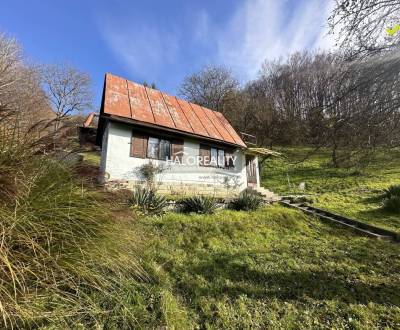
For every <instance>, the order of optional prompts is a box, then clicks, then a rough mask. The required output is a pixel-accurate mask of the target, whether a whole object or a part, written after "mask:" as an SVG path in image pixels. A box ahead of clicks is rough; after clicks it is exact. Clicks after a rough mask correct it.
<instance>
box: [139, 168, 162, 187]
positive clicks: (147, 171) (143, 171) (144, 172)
mask: <svg viewBox="0 0 400 330" xmlns="http://www.w3.org/2000/svg"><path fill="white" fill-rule="evenodd" d="M164 170H165V169H164V167H163V166H161V165H156V164H154V163H152V162H149V163H146V164H143V165H142V166H140V167H139V169H138V171H139V174H140V176H141V177H142V178H143V179H144V181H145V183H146V185H147V188H148V189H155V185H156V175H157V174H160V173H162V172H163V171H164Z"/></svg>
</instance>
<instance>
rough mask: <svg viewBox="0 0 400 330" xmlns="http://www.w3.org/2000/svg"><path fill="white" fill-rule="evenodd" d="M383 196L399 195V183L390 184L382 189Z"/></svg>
mask: <svg viewBox="0 0 400 330" xmlns="http://www.w3.org/2000/svg"><path fill="white" fill-rule="evenodd" d="M383 196H384V198H391V197H393V196H395V197H400V184H398V185H392V186H390V187H389V188H387V189H385V190H384V194H383Z"/></svg>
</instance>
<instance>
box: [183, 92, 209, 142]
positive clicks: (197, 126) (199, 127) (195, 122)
mask: <svg viewBox="0 0 400 330" xmlns="http://www.w3.org/2000/svg"><path fill="white" fill-rule="evenodd" d="M176 100H177V102H178V103H179V105H180V106H181V109H182V111H183V112H184V114H185V116H186V118H187V119H188V121H189V123H190V125H191V126H192V128H193V132H194V133H195V134H199V135H204V136H207V137H209V135H208V132H207V130H206V129H205V128H204V126H203V124H202V123H201V121H200V119H199V118H198V117H197V116H196V113H195V112H194V111H193V109H192V107H191V106H190V104H189V102H186V101H184V100H179V99H176Z"/></svg>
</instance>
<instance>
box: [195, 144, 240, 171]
mask: <svg viewBox="0 0 400 330" xmlns="http://www.w3.org/2000/svg"><path fill="white" fill-rule="evenodd" d="M199 154H200V165H201V166H212V167H221V168H233V167H234V162H233V156H232V152H229V151H227V150H224V149H218V148H215V147H210V146H205V145H200V153H199Z"/></svg>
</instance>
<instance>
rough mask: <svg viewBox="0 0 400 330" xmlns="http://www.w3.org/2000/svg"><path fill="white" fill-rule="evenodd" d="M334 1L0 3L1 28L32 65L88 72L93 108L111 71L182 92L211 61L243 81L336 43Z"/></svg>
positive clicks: (33, 0)
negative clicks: (266, 66)
mask: <svg viewBox="0 0 400 330" xmlns="http://www.w3.org/2000/svg"><path fill="white" fill-rule="evenodd" d="M332 2H333V1H332V0H248V1H246V0H242V1H238V0H201V1H200V0H199V1H194V0H192V1H189V0H186V1H185V0H180V1H179V0H168V1H166V0H158V1H157V0H153V1H149V0H147V1H146V0H141V1H136V0H130V1H129V0H108V1H105V0H104V1H103V0H81V1H77V0H68V1H65V0H64V1H61V0H41V1H38V0H30V1H26V0H25V1H22V0H12V1H11V0H2V1H1V2H0V31H1V32H5V33H6V34H7V35H9V36H11V37H14V38H16V39H17V40H18V41H19V42H20V43H21V44H22V46H23V48H24V51H25V55H26V56H27V58H28V60H29V61H32V62H34V63H68V64H71V65H73V66H74V67H76V68H77V69H79V70H81V71H85V72H87V73H89V74H90V76H91V77H92V79H93V82H94V93H95V97H96V101H95V110H96V109H98V108H99V106H100V99H101V92H102V86H103V80H104V74H105V73H106V72H110V73H113V74H115V75H119V76H122V77H124V78H126V79H129V80H133V81H136V82H138V83H143V82H144V81H146V82H148V83H152V82H154V83H155V84H156V86H157V88H158V89H160V90H162V91H165V92H168V93H170V94H173V95H176V94H177V93H178V90H179V85H180V83H181V82H182V80H183V78H184V77H185V76H187V75H189V74H192V73H194V72H197V71H199V70H201V68H203V67H204V66H206V65H223V66H225V67H227V68H230V69H231V70H232V72H233V73H234V75H235V76H236V77H237V78H238V79H239V81H240V82H241V83H242V84H244V83H246V82H247V81H249V80H251V79H254V78H256V77H257V75H258V72H259V70H260V68H261V65H262V63H263V62H264V61H266V60H274V59H278V58H285V57H287V56H288V55H289V54H291V53H293V52H295V51H301V50H304V49H308V50H316V49H321V50H329V49H331V48H332V47H333V46H334V41H333V38H332V36H330V35H328V34H327V33H328V29H327V27H326V19H327V17H328V16H329V13H330V10H331V8H332V5H333V3H332Z"/></svg>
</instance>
